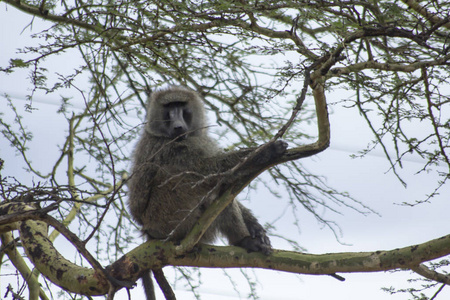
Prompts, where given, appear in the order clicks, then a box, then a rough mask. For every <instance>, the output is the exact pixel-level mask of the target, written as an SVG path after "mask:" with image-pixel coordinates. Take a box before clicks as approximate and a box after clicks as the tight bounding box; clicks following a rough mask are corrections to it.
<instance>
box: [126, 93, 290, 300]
mask: <svg viewBox="0 0 450 300" xmlns="http://www.w3.org/2000/svg"><path fill="white" fill-rule="evenodd" d="M286 148H287V144H286V143H285V142H283V141H277V142H275V143H274V144H273V145H272V148H271V149H269V156H273V157H279V156H281V155H282V154H283V153H284V152H285V150H286ZM250 152H251V151H250V150H246V151H245V150H244V151H243V150H240V151H230V152H224V151H222V150H221V149H219V147H218V145H217V143H216V141H214V140H213V139H212V138H210V137H209V136H208V134H207V129H206V121H205V112H204V107H203V100H202V99H201V97H200V96H199V95H198V94H197V93H196V92H194V91H192V90H189V89H187V88H185V87H179V86H177V87H173V86H172V87H170V88H167V89H164V90H160V91H156V92H153V93H152V94H151V95H150V97H149V101H148V104H147V123H146V124H145V128H144V130H143V132H142V135H141V137H140V140H139V141H138V143H137V146H136V148H135V151H134V155H133V165H132V172H131V176H130V178H129V181H128V189H129V200H128V205H129V209H130V212H131V215H132V216H133V218H134V220H135V221H136V222H137V223H138V224H139V225H141V226H142V232H143V233H144V234H145V235H146V236H147V238H148V239H166V238H167V237H168V236H169V234H171V233H172V232H173V233H172V240H173V241H181V240H182V239H183V238H184V237H185V236H186V235H187V233H189V231H190V230H191V229H192V227H193V226H194V223H195V221H196V220H197V219H198V218H199V217H200V216H201V214H202V212H203V211H204V210H205V209H206V207H207V206H208V204H209V203H201V202H202V201H203V200H202V199H204V197H205V195H207V193H208V192H209V191H210V190H211V189H212V188H213V187H214V186H215V185H216V184H217V182H218V180H219V178H218V176H209V177H208V175H213V174H219V173H221V172H224V171H227V170H230V169H231V168H233V167H234V166H236V165H237V164H238V163H239V162H240V161H241V160H242V159H243V158H244V157H245V156H247V155H248V154H249V153H250ZM267 159H270V157H269V158H267ZM267 159H265V158H263V159H262V160H267ZM258 161H260V160H258ZM203 202H204V201H203ZM181 221H183V226H181V227H179V228H177V229H176V230H175V231H174V229H175V228H176V227H177V225H178V224H179V223H180V222H181ZM218 233H220V234H222V235H224V236H225V237H226V238H227V239H228V242H229V244H230V245H236V246H240V247H243V248H245V249H247V250H248V251H249V252H251V251H259V252H262V253H264V254H270V252H271V251H272V248H271V244H270V240H269V238H268V237H267V235H266V231H265V230H264V228H263V227H262V226H261V225H260V224H259V223H258V220H257V219H256V218H255V217H254V216H253V214H252V213H251V211H250V210H249V209H247V208H246V207H244V206H243V205H242V204H241V203H240V202H238V201H237V200H233V202H232V203H231V204H230V205H229V206H228V207H227V208H226V209H225V210H224V211H223V212H222V213H221V214H220V215H219V216H218V217H217V219H216V220H215V221H214V222H213V224H211V226H210V228H208V230H207V231H206V233H205V234H204V236H203V237H202V239H201V242H204V243H208V242H212V241H213V240H214V239H215V237H216V235H217V234H218ZM149 278H150V277H149V275H148V276H144V277H143V280H144V287H145V288H146V293H147V298H149V299H152V298H151V297H152V295H150V293H149V291H147V290H148V289H151V290H153V288H152V287H149V286H148V285H151V279H150V282H149V283H147V284H146V283H145V281H146V280H147V281H148V280H149ZM151 294H153V291H151ZM153 297H154V296H153Z"/></svg>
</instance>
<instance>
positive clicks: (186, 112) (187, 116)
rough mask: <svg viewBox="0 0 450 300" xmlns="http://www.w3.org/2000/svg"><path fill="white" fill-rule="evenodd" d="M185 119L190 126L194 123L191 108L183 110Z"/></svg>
mask: <svg viewBox="0 0 450 300" xmlns="http://www.w3.org/2000/svg"><path fill="white" fill-rule="evenodd" d="M183 119H184V121H185V122H186V123H187V124H190V123H191V121H192V112H191V110H190V109H189V108H186V109H184V110H183Z"/></svg>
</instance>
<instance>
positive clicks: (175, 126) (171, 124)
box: [163, 102, 192, 140]
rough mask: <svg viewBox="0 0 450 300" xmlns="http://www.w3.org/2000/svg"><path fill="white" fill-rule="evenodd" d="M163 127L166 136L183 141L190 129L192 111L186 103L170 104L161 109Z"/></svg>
mask: <svg viewBox="0 0 450 300" xmlns="http://www.w3.org/2000/svg"><path fill="white" fill-rule="evenodd" d="M163 118H164V120H163V127H164V131H165V132H166V133H167V136H168V137H170V138H173V139H174V138H177V140H184V139H185V138H186V137H187V136H188V135H189V130H191V129H192V126H191V125H192V110H191V109H190V108H189V106H188V104H187V103H186V102H171V103H168V104H166V105H164V107H163Z"/></svg>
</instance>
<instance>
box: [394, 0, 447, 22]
mask: <svg viewBox="0 0 450 300" xmlns="http://www.w3.org/2000/svg"><path fill="white" fill-rule="evenodd" d="M402 2H403V3H405V4H406V5H408V6H409V7H410V8H412V9H413V10H414V11H416V12H417V13H419V14H420V15H421V16H423V17H424V18H426V19H427V20H428V21H430V22H431V23H433V24H439V25H441V26H444V27H445V28H447V29H450V18H447V19H441V18H439V17H438V16H437V15H436V14H433V13H430V12H429V11H428V10H427V9H426V8H425V6H421V5H420V4H419V3H418V2H417V1H415V0H402Z"/></svg>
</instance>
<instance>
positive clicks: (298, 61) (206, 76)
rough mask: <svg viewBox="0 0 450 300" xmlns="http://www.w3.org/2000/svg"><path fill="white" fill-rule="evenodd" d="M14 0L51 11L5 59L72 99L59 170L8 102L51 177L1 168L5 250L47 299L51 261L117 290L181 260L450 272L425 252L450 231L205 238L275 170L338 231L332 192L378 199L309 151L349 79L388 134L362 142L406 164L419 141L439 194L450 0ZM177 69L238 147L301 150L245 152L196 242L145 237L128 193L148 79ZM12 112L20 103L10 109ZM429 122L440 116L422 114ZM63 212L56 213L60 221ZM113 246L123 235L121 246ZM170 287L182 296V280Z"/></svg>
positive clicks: (319, 144)
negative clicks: (395, 244) (356, 243)
mask: <svg viewBox="0 0 450 300" xmlns="http://www.w3.org/2000/svg"><path fill="white" fill-rule="evenodd" d="M3 2H5V3H6V5H7V7H8V9H17V10H20V11H22V12H24V13H27V14H31V15H32V16H33V17H34V18H36V19H43V20H47V21H49V22H46V23H45V24H47V28H46V29H44V30H41V31H39V32H35V33H33V38H34V39H35V40H36V41H37V43H36V44H33V45H29V46H27V47H25V48H23V49H21V50H20V51H19V52H18V53H17V56H16V57H11V59H10V61H9V65H4V66H1V71H2V72H3V73H5V74H8V73H12V72H15V71H17V70H18V69H23V68H24V69H26V70H28V72H29V73H28V74H29V77H28V79H29V85H30V87H31V89H30V93H29V98H28V101H27V105H26V109H27V110H29V111H32V110H33V107H34V106H33V105H34V104H33V99H34V97H35V96H36V95H39V94H42V92H44V93H45V94H52V93H57V94H60V95H63V96H62V97H61V104H60V108H59V110H58V112H59V113H60V114H61V115H62V116H63V117H64V118H65V119H66V120H67V127H66V128H61V130H62V131H64V130H65V132H66V134H65V137H64V140H61V141H60V142H59V150H58V151H59V152H58V153H59V154H58V157H57V158H56V159H55V161H54V163H53V165H52V166H51V167H50V168H48V167H47V168H45V169H39V168H37V167H36V166H35V165H34V164H33V163H32V162H31V161H30V159H29V153H30V152H32V151H33V150H34V149H33V148H31V149H28V144H29V142H30V141H31V138H32V133H33V132H32V129H31V130H30V129H28V128H26V127H25V126H23V123H22V120H23V119H22V116H21V115H20V113H19V111H18V109H17V105H16V103H15V102H14V101H13V100H12V99H11V97H10V96H9V95H3V98H4V100H3V101H4V102H6V103H8V107H3V108H2V111H3V113H4V116H3V117H2V119H1V126H2V133H3V136H4V138H6V139H7V140H9V141H10V143H11V146H12V147H14V148H15V149H16V150H17V152H18V153H19V154H20V157H21V158H22V160H23V162H24V164H25V165H26V168H27V170H28V171H29V172H31V173H32V174H33V176H34V177H35V178H39V183H36V182H34V183H33V184H27V183H24V182H17V181H16V180H14V179H12V178H9V177H8V176H7V175H8V174H2V177H1V187H2V189H1V193H2V197H3V202H2V204H1V206H0V210H1V214H0V232H1V240H2V248H1V257H2V259H1V260H0V261H1V262H5V261H7V259H9V260H10V261H11V262H12V263H13V264H14V266H15V267H16V268H17V270H18V271H19V272H20V274H21V275H22V277H23V278H24V280H25V281H26V283H27V287H28V290H29V293H30V296H29V298H30V299H37V298H38V297H40V298H42V299H47V297H48V296H47V295H46V294H45V292H44V291H43V290H42V289H41V287H40V285H39V282H38V278H39V277H40V275H39V273H41V274H42V275H43V276H45V278H47V279H49V280H50V281H51V282H53V283H54V284H56V285H58V286H60V287H61V288H62V289H63V290H66V291H70V292H73V293H76V294H79V295H87V296H91V295H106V294H109V296H110V297H111V298H112V297H113V295H114V292H115V291H116V290H117V289H120V288H123V287H125V288H129V287H131V286H132V285H133V283H134V282H135V281H136V280H137V278H138V277H139V276H140V275H141V274H142V273H143V272H147V271H148V270H149V269H159V268H161V267H164V266H168V265H172V266H184V267H186V266H197V267H212V266H214V267H224V268H230V267H255V268H266V269H273V270H283V271H288V272H293V273H305V274H333V273H341V272H369V271H382V270H392V269H397V268H402V269H411V270H413V271H415V272H417V273H418V274H420V275H422V276H424V277H425V278H428V279H430V280H432V281H434V282H438V283H443V284H448V283H449V282H450V281H449V279H448V277H447V276H445V274H444V273H439V272H438V271H439V270H438V268H445V266H446V263H445V261H443V262H442V263H440V264H433V265H426V264H423V263H424V262H426V261H430V260H433V259H436V258H440V257H444V256H445V255H448V254H449V253H450V235H449V236H445V237H442V238H440V239H437V240H432V241H429V242H427V243H424V244H421V245H414V246H409V245H405V248H401V249H395V250H392V251H383V252H381V251H378V252H370V253H335V254H327V255H307V254H302V253H300V252H298V250H299V249H300V248H299V246H298V245H297V244H296V243H292V245H293V246H294V249H293V250H296V251H281V250H280V251H275V252H274V254H272V255H271V256H270V257H265V256H263V255H261V254H258V253H251V254H248V253H245V251H243V250H242V249H238V248H235V247H218V246H217V247H214V248H215V249H214V251H212V250H211V247H209V246H208V247H202V248H200V250H199V252H198V253H192V252H191V251H190V250H192V248H193V247H194V246H195V245H196V244H197V242H198V240H199V239H200V237H201V235H202V233H203V232H204V230H205V229H206V228H207V226H208V225H209V224H210V223H211V222H212V220H214V218H215V217H216V216H217V215H218V214H219V213H220V211H221V210H222V209H223V208H224V207H225V206H226V205H227V204H228V203H229V202H230V201H231V199H233V198H234V197H235V196H236V195H238V194H239V192H240V191H241V190H242V189H243V188H245V187H246V186H248V185H249V184H250V183H251V182H255V181H258V180H260V179H258V175H259V174H260V173H261V172H263V171H264V170H266V169H268V170H269V171H268V172H269V174H270V176H272V177H273V178H274V179H275V180H277V182H279V183H282V185H283V187H284V188H285V189H286V191H287V192H288V194H289V196H290V197H291V199H290V200H289V201H290V203H291V205H294V206H300V207H303V208H305V209H306V210H308V211H309V212H311V213H312V214H314V215H315V216H316V218H318V219H319V220H320V221H323V222H324V223H325V224H326V225H327V226H329V227H330V228H331V229H332V230H334V229H335V225H334V224H333V223H332V222H327V220H324V219H322V217H321V215H320V214H319V213H317V209H318V207H321V206H322V207H326V208H328V209H332V210H333V209H336V206H338V205H345V206H348V207H352V208H354V209H356V210H359V211H361V212H363V213H364V212H368V211H370V209H369V208H367V207H366V206H365V205H364V204H362V203H360V202H357V201H355V200H354V199H352V198H351V197H349V196H347V195H346V194H344V193H339V192H338V191H336V190H334V189H331V188H330V187H328V186H327V185H326V184H325V182H324V181H323V180H322V179H321V177H319V176H315V175H313V174H310V173H307V172H305V171H304V170H303V168H302V167H301V165H300V163H299V159H301V158H304V157H309V156H312V155H315V154H317V153H319V152H321V151H324V150H325V149H327V147H328V146H329V141H330V125H329V120H328V112H327V110H328V105H329V104H328V103H327V95H333V91H334V90H336V89H348V90H350V91H352V95H351V96H349V97H348V98H346V99H342V100H345V102H344V104H345V105H346V106H347V107H349V108H350V109H356V110H358V111H359V112H360V114H361V115H362V116H363V117H364V118H365V120H366V121H367V126H368V127H369V128H370V129H371V131H372V132H373V136H374V138H373V142H372V144H370V145H369V146H368V147H367V149H365V150H364V151H363V152H362V155H365V154H367V153H368V152H369V151H371V150H372V149H374V148H377V147H379V148H381V149H383V151H384V153H385V157H386V159H387V160H388V162H389V163H390V165H391V171H392V172H394V173H395V174H397V170H398V168H400V167H401V166H402V161H403V160H404V159H405V157H408V156H409V155H418V156H420V157H421V158H422V159H423V161H424V164H423V166H422V169H421V170H420V172H440V173H439V176H440V180H439V182H437V183H436V186H435V188H434V189H432V190H431V191H430V194H429V196H428V197H427V198H426V199H425V200H424V201H430V199H431V198H433V197H435V196H438V192H439V189H440V188H441V187H442V186H444V185H445V184H446V183H447V180H448V179H449V171H448V170H449V169H450V161H449V154H448V152H449V135H450V132H449V129H450V119H449V118H448V117H447V116H448V114H447V115H446V113H448V109H449V108H448V103H449V102H450V98H449V97H448V96H447V94H446V93H445V89H446V88H447V89H448V87H447V85H448V81H449V69H448V65H449V63H450V51H449V48H450V43H449V39H450V35H449V33H450V15H449V13H450V4H449V3H447V2H446V1H432V2H431V3H430V2H427V1H422V2H420V1H414V0H411V1H408V0H403V1H277V2H276V3H270V2H269V3H265V2H259V1H246V2H243V1H222V0H221V1H209V2H208V1H170V0H167V1H119V2H115V1H113V2H111V1H108V2H107V1H101V0H98V1H89V0H88V1H79V0H78V1H52V0H51V1H45V0H41V1H15V0H3ZM57 55H59V56H62V57H65V60H64V62H65V65H69V70H67V69H61V70H59V69H58V65H55V64H54V63H53V64H52V59H53V57H54V56H57ZM281 55H283V56H284V58H283V60H280V59H279V58H280V56H281ZM74 57H75V58H77V59H72V58H74ZM69 58H70V59H69ZM272 61H278V64H274V63H272ZM281 61H283V62H281ZM24 84H25V83H24ZM169 84H176V85H180V84H181V85H186V86H189V87H190V88H192V89H194V90H196V91H198V92H199V93H200V94H201V95H202V96H203V97H204V98H205V103H206V105H207V107H208V108H209V109H210V111H211V112H212V114H211V116H212V117H213V118H215V120H216V121H217V123H218V124H221V125H222V126H221V127H220V128H218V129H217V128H214V131H215V132H216V134H218V135H219V136H220V137H222V136H225V135H226V136H227V137H228V138H229V139H230V140H231V141H232V142H233V144H231V145H230V144H228V145H226V146H227V147H229V148H235V147H254V146H257V145H261V146H260V147H258V148H256V150H255V152H253V153H252V154H250V155H255V154H256V153H257V152H259V151H264V149H265V146H266V145H267V143H270V142H272V141H274V140H276V139H279V138H283V139H285V140H287V141H288V142H289V144H290V148H289V150H288V151H287V153H286V154H285V155H284V156H283V157H281V158H279V159H278V160H276V161H273V162H271V164H270V165H266V166H263V167H260V168H256V167H255V166H251V165H249V164H248V163H246V162H243V163H242V164H241V165H239V166H237V168H235V170H233V173H232V174H225V175H224V178H223V181H221V182H220V184H219V185H218V186H217V187H216V188H217V190H218V191H221V192H220V193H218V197H217V199H216V200H215V201H214V203H215V205H213V206H212V207H210V208H209V209H208V210H207V211H206V212H205V214H204V215H203V216H202V217H201V219H200V220H199V223H198V226H197V227H196V228H194V229H193V231H192V232H191V234H190V235H189V236H187V237H186V239H185V240H183V241H182V242H181V244H179V245H174V244H173V243H170V242H158V241H154V242H151V243H145V244H143V245H141V246H138V247H136V248H134V249H130V248H128V247H127V245H129V243H131V242H132V236H131V235H130V234H129V232H130V229H132V228H134V225H133V223H132V222H130V219H129V215H128V213H127V209H126V205H125V202H126V184H125V183H126V178H127V173H126V172H127V170H128V164H129V161H128V158H129V156H130V152H131V151H132V149H131V148H130V147H129V145H130V143H131V142H132V141H133V140H135V138H136V136H137V134H138V132H139V131H140V130H141V128H142V123H139V124H135V123H133V122H131V121H130V119H129V116H138V117H139V118H140V119H143V112H144V107H145V99H146V93H148V92H149V91H152V90H155V89H157V88H158V87H160V86H166V85H169ZM66 95H69V96H66ZM333 97H336V96H335V95H333ZM328 98H329V97H328ZM11 114H12V115H13V116H14V118H13V119H12V120H11V121H8V120H10V119H8V118H7V116H11ZM310 121H314V122H316V124H317V128H318V130H317V134H309V135H308V134H305V133H304V130H301V128H304V127H305V126H306V125H305V124H307V123H309V122H310ZM414 122H420V123H421V126H423V127H425V128H426V130H422V131H420V132H417V131H414V130H411V128H412V127H411V124H413V123H414ZM331 128H332V127H331ZM131 144H132V143H131ZM248 161H250V160H248ZM2 163H3V162H2ZM6 163H8V162H7V161H6ZM436 166H439V168H436ZM442 167H444V168H446V171H443V172H442V170H443V168H442ZM269 168H270V169H269ZM45 170H50V171H45ZM398 179H399V181H400V182H402V183H403V180H402V178H401V177H400V176H398ZM35 180H36V179H35ZM273 192H274V193H275V194H276V193H277V191H273ZM211 194H216V193H211ZM216 195H217V194H216ZM286 201H287V199H286ZM412 204H417V203H412ZM110 220H114V221H110ZM48 226H51V227H52V228H54V230H53V231H51V233H50V234H49V235H48V234H47V227H48ZM69 228H70V230H69ZM75 230H78V232H77V234H74V233H73V232H74V231H75ZM16 231H17V232H18V236H19V237H20V241H21V243H20V244H19V243H18V240H17V239H15V238H14V235H13V233H15V232H16ZM272 231H273V232H275V229H272ZM59 234H63V235H64V236H65V237H66V238H67V239H68V240H69V241H70V242H71V243H72V244H73V245H75V247H76V249H77V250H78V251H79V253H80V254H81V255H82V257H83V258H84V259H85V260H86V261H87V262H88V263H89V267H81V266H78V265H76V264H74V263H72V262H70V261H67V260H66V259H65V258H63V257H62V256H61V255H60V254H59V252H58V250H57V249H56V248H55V247H54V245H53V244H52V242H53V241H54V240H55V238H56V237H57V236H58V235H59ZM88 242H90V244H95V245H94V246H89V245H88ZM102 245H103V246H102ZM104 245H108V246H107V247H104ZM111 246H112V247H111ZM100 248H107V249H108V250H107V255H102V252H101V251H99V249H100ZM22 249H23V251H24V252H25V253H26V254H27V256H28V258H29V260H30V261H31V263H32V264H33V265H34V267H36V269H35V270H34V271H33V272H32V271H30V269H29V266H27V264H26V263H25V261H24V260H23V259H22V258H21V256H20V255H17V254H20V253H21V251H22ZM92 249H93V250H92ZM374 250H375V249H374ZM5 255H6V256H5ZM108 264H109V266H108V267H104V266H105V265H108ZM163 288H164V289H166V297H167V298H170V297H171V296H170V291H167V289H169V287H168V286H165V287H163ZM9 291H11V292H13V291H12V290H8V292H9ZM16 296H18V295H17V294H14V296H13V297H16Z"/></svg>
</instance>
